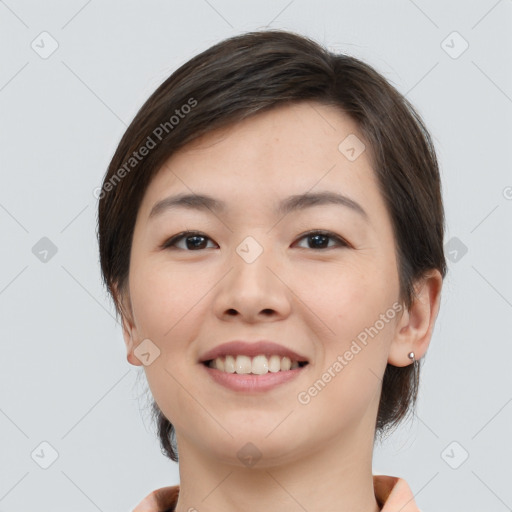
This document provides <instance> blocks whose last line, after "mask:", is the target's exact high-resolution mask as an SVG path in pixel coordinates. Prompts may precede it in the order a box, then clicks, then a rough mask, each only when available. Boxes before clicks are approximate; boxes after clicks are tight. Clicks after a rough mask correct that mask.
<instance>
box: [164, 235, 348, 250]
mask: <svg viewBox="0 0 512 512" xmlns="http://www.w3.org/2000/svg"><path fill="white" fill-rule="evenodd" d="M302 239H309V240H310V241H312V243H313V247H306V249H311V248H314V249H329V248H330V247H332V246H329V245H328V240H329V239H331V240H334V241H336V242H337V243H338V246H341V247H349V244H348V243H347V242H345V240H343V239H342V238H341V237H339V236H338V235H335V234H334V233H332V232H331V231H322V230H316V231H309V232H308V233H305V234H304V235H302V236H301V237H300V238H299V240H302ZM206 240H211V239H210V238H209V237H208V236H206V235H205V234H204V233H201V232H199V231H183V232H182V233H178V234H177V235H175V236H173V237H171V238H169V239H168V240H166V241H165V242H164V243H163V244H162V245H161V246H160V248H161V249H170V248H174V247H176V248H178V249H183V250H192V251H195V250H200V249H206V248H207V247H206V246H205V243H207V242H206ZM181 241H184V242H185V246H184V247H183V246H182V247H180V246H178V243H179V242H181ZM326 241H327V245H326Z"/></svg>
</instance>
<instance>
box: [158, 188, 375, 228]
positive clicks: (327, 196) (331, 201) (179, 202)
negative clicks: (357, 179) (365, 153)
mask: <svg viewBox="0 0 512 512" xmlns="http://www.w3.org/2000/svg"><path fill="white" fill-rule="evenodd" d="M324 205H338V206H345V207H347V208H350V209H351V210H353V211H354V212H356V213H358V214H359V215H361V216H362V217H363V218H364V219H365V220H366V221H368V220H369V218H368V214H367V213H366V211H365V210H364V208H363V207H362V206H361V205H360V204H359V203H357V202H356V201H354V200H353V199H351V198H350V197H347V196H345V195H343V194H339V193H336V192H330V191H325V192H315V193H312V192H307V193H305V194H296V195H292V196H289V197H287V198H285V199H283V200H282V201H281V202H280V203H279V204H278V206H277V209H276V214H277V215H282V216H284V215H287V214H288V213H291V212H295V211H298V210H302V209H304V208H310V207H312V206H324ZM175 208H186V209H189V210H199V211H206V210H210V211H213V212H214V213H217V212H224V211H225V210H226V203H225V202H224V201H220V200H218V199H215V198H214V197H211V196H208V195H203V194H179V195H176V196H169V197H166V198H165V199H162V200H161V201H158V202H157V203H156V204H155V205H154V206H153V208H152V209H151V212H150V214H149V218H152V217H156V216H158V215H160V214H162V213H163V212H165V211H168V210H173V209H175Z"/></svg>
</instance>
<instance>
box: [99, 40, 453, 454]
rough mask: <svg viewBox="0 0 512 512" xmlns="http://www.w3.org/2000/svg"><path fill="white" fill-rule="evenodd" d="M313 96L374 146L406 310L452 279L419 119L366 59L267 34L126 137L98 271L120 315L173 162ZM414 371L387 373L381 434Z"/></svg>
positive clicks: (208, 59) (142, 117)
mask: <svg viewBox="0 0 512 512" xmlns="http://www.w3.org/2000/svg"><path fill="white" fill-rule="evenodd" d="M311 100H313V101H317V102H320V103H323V104H326V105H333V106H336V107H338V108H340V109H341V110H342V111H344V112H345V113H347V114H348V115H349V116H351V118H352V119H353V120H354V121H355V122H356V123H357V125H358V127H359V129H360V130H361V133H362V134H363V135H364V137H366V139H367V141H368V142H369V143H370V149H371V151H370V154H371V158H372V167H373V169H374V172H375V173H376V176H377V177H378V184H379V189H380V192H381V194H382V196H383V198H384V201H385V204H386V206H387V208H388V211H389V213H390V216H391V220H392V224H393V232H394V236H395V244H396V245H395V250H396V256H397V262H398V271H399V284H400V299H401V300H402V302H403V303H404V304H405V306H406V307H407V309H409V308H410V306H411V304H412V302H413V299H414V297H415V290H414V283H415V281H416V280H420V279H422V278H424V277H425V276H426V275H427V273H428V271H429V270H430V269H438V270H439V271H440V273H441V275H442V277H443V278H444V277H445V275H446V272H447V268H446V261H445V257H444V252H443V236H444V229H445V226H444V223H445V220H444V210H443V204H442V197H441V183H440V176H439V169H438V163H437V159H436V154H435V150H434V145H433V142H432V140H431V137H430V135H429V132H428V131H427V128H426V127H425V125H424V124H423V121H422V119H421V117H420V115H419V114H418V113H417V111H416V110H415V109H414V107H413V106H412V105H411V104H410V103H409V101H408V100H407V99H406V98H405V97H404V96H403V95H402V94H400V93H399V92H398V91H397V90H396V89H395V88H394V87H393V86H392V85H391V84H390V83H389V82H388V81H387V80H386V79H385V78H384V77H383V76H382V75H381V74H379V73H378V72H377V71H375V70H374V69H373V68H372V67H370V66H369V65H367V64H365V63H363V62H362V61H360V60H358V59H356V58H354V57H351V56H348V55H343V54H338V53H332V52H330V51H328V50H327V49H326V48H324V47H322V46H321V45H319V44H318V43H316V42H314V41H313V40H311V39H309V38H307V37H304V36H301V35H298V34H295V33H293V32H289V31H283V30H262V31H258V32H249V33H245V34H242V35H238V36H235V37H231V38H229V39H226V40H224V41H222V42H220V43H217V44H215V45H214V46H212V47H210V48H209V49H207V50H205V51H203V52H202V53H200V54H198V55H197V56H195V57H194V58H192V59H191V60H189V61H188V62H186V63H185V64H183V65H182V66H181V67H180V68H179V69H177V70H176V71H175V72H174V73H172V75H171V76H169V77H168V78H167V79H166V80H165V81H164V82H163V83H162V84H161V85H160V86H159V87H158V88H157V89H156V91H155V92H154V93H153V94H152V95H151V96H150V97H149V99H148V100H147V101H146V102H145V103H144V105H143V106H142V108H141V109H140V110H139V111H138V113H137V115H136V116H135V118H134V119H133V121H132V122H131V124H130V126H129V127H128V128H127V130H126V132H125V133H124V135H123V137H122V139H121V141H120V143H119V145H118V147H117V149H116V151H115V154H114V156H113V158H112V160H111V162H110V165H109V167H108V170H107V172H106V174H105V177H104V181H103V186H102V189H101V193H100V195H99V207H98V242H99V252H100V262H101V271H102V275H103V280H104V283H105V285H106V286H107V288H108V291H109V292H110V294H111V295H112V297H113V299H114V302H115V306H116V311H117V313H120V312H122V306H121V302H120V297H119V296H118V294H117V293H116V289H115V288H114V286H116V287H117V290H118V291H119V295H121V296H122V295H123V294H124V293H125V292H126V285H127V278H128V271H129V265H130V250H131V243H132V237H133V231H134V226H135V220H136V217H137V212H138V209H139V207H140V204H141V201H142V198H143V196H144V193H145V191H146V188H147V186H148V184H149V182H150V180H151V179H152V177H153V176H154V175H155V173H156V172H157V171H158V170H159V168H160V167H161V166H162V165H163V164H164V162H165V161H166V160H167V159H168V158H169V157H170V156H171V155H172V154H173V153H174V152H176V151H177V150H178V149H179V148H181V147H182V146H184V145H185V144H187V143H188V142H190V141H192V140H194V139H196V138H198V137H199V136H200V135H203V134H205V133H207V132H211V131H212V130H214V129H217V128H220V127H225V126H228V125H231V124H233V123H236V122H238V121H241V120H242V119H244V118H247V117H249V116H251V115H253V114H255V113H257V112H262V111H264V110H267V109H270V108H272V107H275V106H277V105H283V104H286V103H290V102H300V101H311ZM185 106H186V108H185ZM164 132H165V133H164ZM150 140H151V141H152V142H153V143H154V144H155V145H154V146H153V147H152V148H151V150H149V151H144V152H142V151H140V149H141V148H142V147H143V146H146V147H149V146H150V143H149V141H150ZM138 150H139V151H140V153H144V156H143V157H141V158H139V156H138ZM135 154H136V155H137V158H135V156H134V155H135ZM132 167H133V168H134V170H131V168H132ZM416 364H417V365H418V371H417V372H415V371H414V367H413V365H407V366H405V367H396V366H393V365H390V364H388V365H387V367H386V370H385V373H384V378H383V383H382V393H381V397H380V404H379V409H378V414H377V419H376V435H377V434H382V433H383V432H384V431H387V430H388V429H389V428H390V427H391V426H393V425H397V424H398V423H399V422H400V421H401V420H402V419H403V418H404V417H405V416H406V415H407V413H408V411H409V410H410V408H411V406H412V408H414V405H415V403H416V398H417V391H418V384H419V362H418V363H416ZM153 414H154V419H155V420H156V423H157V426H158V434H159V437H160V444H161V448H162V453H164V454H165V455H167V456H168V457H169V458H171V459H172V460H174V461H177V460H178V454H177V448H176V444H175V441H176V439H175V431H174V427H173V425H172V424H171V423H170V422H169V420H168V419H167V418H166V417H165V416H164V415H163V414H162V412H161V411H160V409H159V407H158V405H157V404H156V402H154V401H153Z"/></svg>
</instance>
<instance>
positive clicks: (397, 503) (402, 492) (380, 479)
mask: <svg viewBox="0 0 512 512" xmlns="http://www.w3.org/2000/svg"><path fill="white" fill-rule="evenodd" d="M373 487H374V489H375V497H376V498H377V501H378V502H379V504H380V505H381V506H383V508H382V511H381V512H391V511H394V510H398V508H399V509H400V512H421V510H420V509H419V508H418V505H416V502H415V501H414V495H413V493H412V490H411V488H410V487H409V484H408V483H407V482H406V481H405V480H404V479H403V478H400V477H398V476H389V475H373ZM397 507H398V508H397Z"/></svg>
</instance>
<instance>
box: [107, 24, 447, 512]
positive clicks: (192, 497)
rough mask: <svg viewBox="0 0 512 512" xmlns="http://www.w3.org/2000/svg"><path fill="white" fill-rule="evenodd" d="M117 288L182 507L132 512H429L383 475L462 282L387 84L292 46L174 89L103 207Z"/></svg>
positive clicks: (194, 74)
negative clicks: (447, 288)
mask: <svg viewBox="0 0 512 512" xmlns="http://www.w3.org/2000/svg"><path fill="white" fill-rule="evenodd" d="M99 199H100V201H99V212H98V213H99V218H98V239H99V247H100V259H101V268H102V274H103V278H104V281H105V284H106V286H107V287H108V290H109V292H110V293H111V294H112V297H113V299H114V302H115V304H116V309H117V311H118V312H119V314H120V315H121V318H122V323H123V336H124V340H125V343H126V348H127V359H128V361H129V363H131V364H132V365H135V366H143V368H144V371H145V374H146V378H147V380H148V384H149V387H150V390H151V393H152V395H153V398H154V402H153V411H154V413H155V420H156V422H157V425H158V430H159V436H160V442H161V446H162V450H163V453H164V454H165V455H166V456H168V457H169V458H170V459H171V460H174V461H178V451H179V462H180V464H179V471H180V485H179V486H170V487H164V488H161V489H158V490H156V491H154V492H153V493H151V494H150V495H148V496H147V497H146V498H145V499H144V500H143V501H142V502H141V503H140V504H139V505H138V507H137V508H136V509H135V510H136V511H139V512H140V511H162V510H175V511H177V512H185V511H189V512H190V511H194V510H198V511H201V512H203V511H219V510H222V511H223V512H229V511H235V510H242V509H243V510H244V511H256V510H267V511H270V510H276V511H277V510H279V511H281V510H310V511H311V510H326V511H327V510H336V511H338V512H340V511H341V512H348V511H356V510H361V511H373V512H375V511H379V510H382V511H384V512H386V511H390V512H391V511H392V510H399V509H400V510H401V511H402V512H413V511H417V510H418V508H417V506H416V504H415V502H414V497H413V495H412V492H411V489H410V488H409V486H408V485H407V482H406V481H405V480H404V479H402V478H399V477H391V476H385V475H372V454H373V445H374V442H375V440H376V439H377V438H378V437H379V436H382V435H383V434H384V433H385V432H388V431H389V430H390V429H391V428H392V427H393V426H396V425H398V423H399V422H401V421H403V420H404V418H405V417H406V416H407V414H408V412H410V411H411V410H412V408H413V407H414V405H415V400H416V396H417V390H418V382H419V380H418V378H419V361H420V360H421V358H422V357H423V356H424V354H425V352H426V351H427V349H428V345H429V343H430V339H431V336H432V332H433V328H434V323H435V320H436V317H437V314H438V311H439V305H440V299H441V288H442V282H443V278H444V277H445V274H446V263H445V259H444V254H443V235H444V212H443V205H442V198H441V183H440V177H439V170H438V165H437V160H436V155H435V151H434V148H433V144H432V141H431V138H430V136H429V133H428V131H427V129H426V128H425V126H424V125H423V122H422V120H421V118H420V117H419V115H418V114H417V113H416V112H415V110H414V108H413V107H412V106H411V105H410V104H409V103H408V101H407V100H406V99H405V98H404V97H403V96H402V95H400V94H399V93H398V92H397V91H396V90H395V89H394V88H393V87H392V86H391V85H390V84H389V83H388V82H387V81H386V80H385V79H384V78H383V77H382V76H381V75H380V74H378V73H377V72H376V71H375V70H374V69H372V68H371V67H370V66H368V65H366V64H364V63H362V62H361V61H359V60H357V59H355V58H352V57H349V56H345V55H339V54H332V53H330V52H328V51H327V50H326V49H324V48H322V47H321V46H319V45H318V44H317V43H315V42H313V41H311V40H309V39H307V38H304V37H301V36H299V35H296V34H293V33H290V32H284V31H261V32H253V33H247V34H243V35H240V36H236V37H233V38H231V39H228V40H226V41H223V42H221V43H218V44H216V45H215V46H213V47H211V48H210V49H208V50H206V51H204V52H203V53H201V54H199V55H197V56H196V57H194V58H193V59H191V60H190V61H189V62H187V63H185V64H184V65H183V66H181V67H180V68H179V69H178V70H177V71H176V72H174V73H173V74H172V75H171V76H170V77H169V78H168V79H167V80H166V81H165V82H164V83H163V84H162V85H160V86H159V87H158V89H157V90H156V91H155V92H154V93H153V95H152V96H151V97H150V98H149V99H148V100H147V101H146V103H145V104H144V105H143V106H142V108H141V109H140V111H139V112H138V114H137V115H136V117H135V119H134V120H133V121H132V123H131V125H130V126H129V127H128V129H127V131H126V133H125V134H124V136H123V138H122V140H121V142H120V144H119V146H118V148H117V150H116V152H115V154H114V156H113V158H112V161H111V163H110V166H109V168H108V171H107V173H106V175H105V178H104V182H103V186H102V188H101V191H100V193H99Z"/></svg>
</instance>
